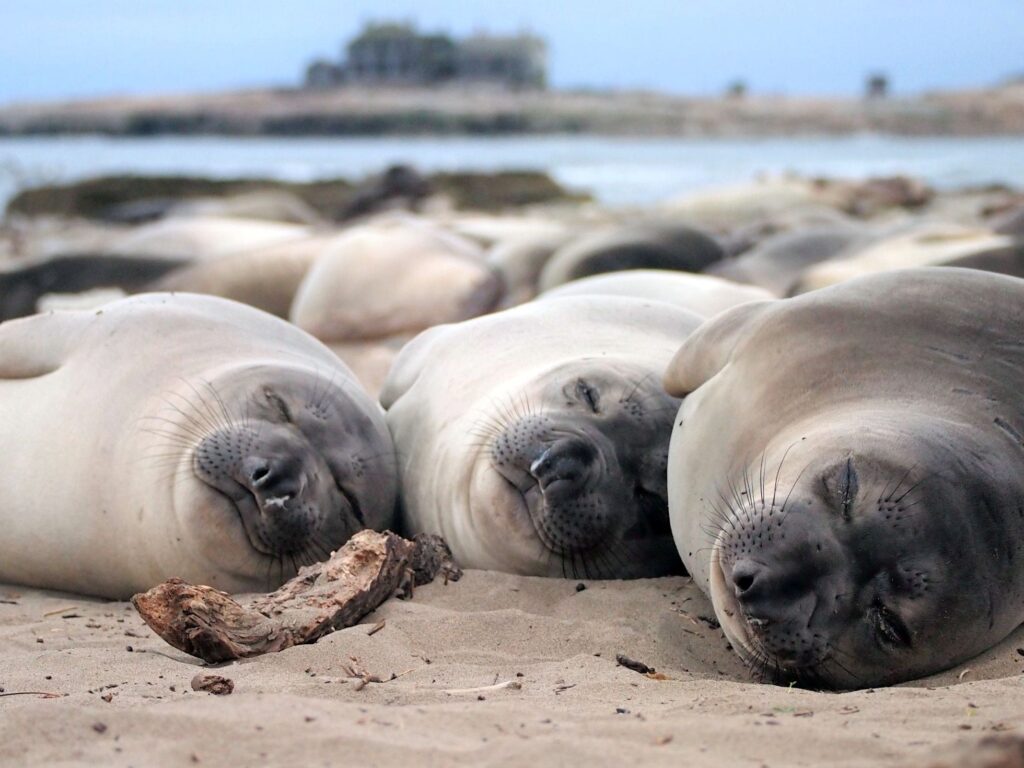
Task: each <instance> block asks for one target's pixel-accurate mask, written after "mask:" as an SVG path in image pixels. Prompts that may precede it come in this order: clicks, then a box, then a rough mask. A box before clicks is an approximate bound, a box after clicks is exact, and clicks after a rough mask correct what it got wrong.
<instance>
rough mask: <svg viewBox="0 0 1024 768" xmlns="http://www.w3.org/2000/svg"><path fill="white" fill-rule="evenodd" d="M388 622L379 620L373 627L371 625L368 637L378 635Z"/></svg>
mask: <svg viewBox="0 0 1024 768" xmlns="http://www.w3.org/2000/svg"><path fill="white" fill-rule="evenodd" d="M386 623H387V622H386V621H378V622H377V623H376V624H374V625H373V626H372V627H370V631H369V632H367V633H366V636H367V637H372V636H373V635H376V634H377V633H378V632H380V631H381V630H382V629H384V625H385V624H386Z"/></svg>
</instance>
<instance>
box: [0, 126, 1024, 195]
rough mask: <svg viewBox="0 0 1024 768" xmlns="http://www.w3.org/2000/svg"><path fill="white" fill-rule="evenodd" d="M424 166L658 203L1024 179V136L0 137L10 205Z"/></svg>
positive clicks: (0, 167)
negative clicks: (740, 188)
mask: <svg viewBox="0 0 1024 768" xmlns="http://www.w3.org/2000/svg"><path fill="white" fill-rule="evenodd" d="M398 162H403V163H410V164H412V165H414V166H415V167H417V168H419V169H420V170H422V171H455V170H477V171H495V170H507V169H516V170H542V171H546V172H548V173H550V174H551V175H552V176H553V177H554V178H555V179H557V180H558V181H559V182H561V183H562V184H564V185H566V186H568V187H571V188H574V189H578V190H583V191H587V192H590V193H591V194H593V195H594V196H595V197H596V198H597V199H598V200H599V201H601V202H602V203H604V204H606V205H610V206H637V205H649V204H652V203H656V202H658V201H661V200H665V199H667V198H671V197H674V196H677V195H682V194H686V193H689V192H694V191H699V190H701V189H706V188H709V187H715V186H721V185H726V184H733V183H740V182H744V181H748V180H750V179H752V178H754V177H756V176H757V175H758V174H778V173H784V172H787V171H794V172H797V173H801V174H808V175H824V176H838V177H850V178H863V177H866V176H875V175H891V174H908V175H912V176H916V177H919V178H922V179H924V180H925V181H927V182H929V183H931V184H933V185H935V186H937V187H940V188H950V187H956V186H962V185H975V184H988V183H994V182H1002V183H1007V184H1011V185H1014V186H1021V187H1024V138H896V137H888V136H872V135H869V136H846V137H835V138H794V139H774V138H773V139H679V138H664V139H662V138H651V139H647V138H609V137H600V136H564V135H559V136H515V137H500V138H476V137H444V138H440V137H414V138H412V137H411V138H403V137H393V136H389V137H381V138H338V139H330V138H287V139H281V138H234V137H159V138H144V139H142V138H105V137H97V136H81V137H77V136H76V137H18V138H0V207H2V206H4V205H5V204H6V202H7V200H9V199H10V197H11V195H13V194H14V193H15V192H16V191H17V190H18V189H20V188H22V187H24V186H30V185H34V184H40V183H50V182H56V181H71V180H77V179H82V178H86V177H89V176H95V175H100V174H109V173H138V174H188V175H205V176H211V177H225V178H226V177H271V178H278V179H283V180H289V181H310V180H314V179H320V178H330V177H337V176H343V177H348V178H359V177H362V176H365V175H367V174H370V173H374V172H377V171H380V170H382V169H383V168H385V167H387V166H388V165H389V164H392V163H398Z"/></svg>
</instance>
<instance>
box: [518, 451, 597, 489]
mask: <svg viewBox="0 0 1024 768" xmlns="http://www.w3.org/2000/svg"><path fill="white" fill-rule="evenodd" d="M595 456H596V451H595V450H594V447H593V446H592V445H591V444H590V443H588V442H587V441H585V440H581V439H580V438H577V437H568V438H563V439H561V440H558V441H556V442H555V443H553V444H552V445H550V446H549V447H547V448H546V449H545V450H544V451H543V453H541V454H540V456H538V457H537V458H536V459H534V461H533V463H532V464H530V474H531V475H533V476H534V478H536V480H537V485H538V486H540V489H541V491H542V492H543V493H544V494H545V495H548V494H550V493H558V494H560V495H572V494H574V493H577V492H579V491H580V490H581V489H582V488H583V487H584V486H585V485H586V481H587V475H588V470H589V469H590V467H591V466H592V465H593V463H594V459H595Z"/></svg>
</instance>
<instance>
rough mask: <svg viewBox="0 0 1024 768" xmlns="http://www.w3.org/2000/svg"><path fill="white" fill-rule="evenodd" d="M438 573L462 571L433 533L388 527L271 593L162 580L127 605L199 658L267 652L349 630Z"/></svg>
mask: <svg viewBox="0 0 1024 768" xmlns="http://www.w3.org/2000/svg"><path fill="white" fill-rule="evenodd" d="M438 573H443V574H444V576H445V581H446V582H447V581H449V580H452V581H455V580H457V579H458V578H459V576H461V575H462V572H461V571H460V570H459V568H458V566H456V565H455V564H454V563H453V562H452V558H451V551H450V550H449V549H448V546H447V545H446V544H445V543H444V540H443V539H441V538H440V537H439V536H427V535H420V536H417V537H416V539H415V540H414V541H408V540H406V539H403V538H402V537H401V536H397V535H396V534H394V533H391V532H390V531H388V532H385V533H377V532H376V531H360V532H359V533H357V534H356V535H355V536H353V537H352V538H351V539H350V540H349V541H348V543H346V544H345V546H343V547H342V548H341V549H340V550H338V551H337V552H335V553H334V554H333V555H332V556H331V558H330V559H329V560H327V561H325V562H322V563H315V564H314V565H310V566H306V567H305V568H302V569H301V570H300V571H299V573H298V575H297V576H296V577H295V578H293V579H291V580H290V581H288V582H286V583H285V584H284V585H282V586H281V588H280V589H278V590H277V591H276V592H271V593H269V594H266V595H255V596H252V597H250V598H249V599H248V600H246V601H245V602H242V603H240V602H238V601H236V600H235V599H234V598H232V597H231V596H230V595H228V594H227V593H225V592H221V591H220V590H218V589H214V588H213V587H205V586H198V585H193V584H188V583H186V582H184V581H182V580H181V579H169V580H167V581H165V582H164V583H163V584H160V585H158V586H156V587H154V588H153V589H151V590H149V591H148V592H145V593H142V594H138V595H135V596H134V597H133V598H132V605H134V606H135V609H136V610H137V611H138V612H139V614H140V615H141V616H142V618H143V619H144V620H145V622H146V623H147V624H148V625H149V626H150V628H151V629H152V630H153V631H154V632H156V633H157V634H158V635H160V637H162V638H163V639H164V640H166V641H167V642H168V643H170V644H171V645H173V646H174V647H175V648H177V649H178V650H181V651H184V652H185V653H188V654H190V655H192V656H197V657H199V658H200V659H203V660H204V661H207V662H221V661H229V660H231V659H241V658H246V657H249V656H258V655H260V654H263V653H274V652H276V651H282V650H284V649H285V648H290V647H291V646H293V645H300V644H302V643H313V642H316V641H317V640H318V639H320V638H321V637H323V636H324V635H326V634H329V633H330V632H333V631H335V630H336V629H342V628H344V627H350V626H352V625H354V624H356V623H357V622H358V621H359V620H360V619H361V618H363V617H364V616H366V615H367V614H368V613H370V612H372V611H374V610H375V609H376V608H377V607H378V606H379V605H380V604H381V603H383V602H384V601H385V600H387V599H388V598H389V597H391V595H392V594H394V593H395V592H396V591H397V590H400V589H402V590H407V591H410V592H411V589H410V588H411V586H412V584H426V583H427V582H429V581H432V580H433V579H434V577H435V576H436V575H437V574H438Z"/></svg>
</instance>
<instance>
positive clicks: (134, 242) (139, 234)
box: [109, 216, 312, 259]
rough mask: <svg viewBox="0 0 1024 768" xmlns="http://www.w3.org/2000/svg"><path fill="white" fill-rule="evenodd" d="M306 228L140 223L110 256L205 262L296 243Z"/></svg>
mask: <svg viewBox="0 0 1024 768" xmlns="http://www.w3.org/2000/svg"><path fill="white" fill-rule="evenodd" d="M311 231H312V230H311V229H310V228H309V227H305V226H301V225H298V224H283V223H280V222H273V221H256V220H246V219H232V218H228V217H215V216H195V217H187V216H183V217H181V218H170V219H162V220H160V221H155V222H153V223H151V224H143V225H141V226H138V227H135V228H133V229H131V230H130V231H129V232H126V233H125V234H123V235H122V236H120V237H118V238H116V239H115V240H114V241H112V242H111V245H110V249H109V250H110V252H111V253H113V254H129V255H133V256H157V257H169V258H187V259H208V258H213V257H216V256H225V255H228V254H232V253H245V252H247V251H252V250H254V249H256V248H265V247H268V246H271V245H279V244H281V243H285V242H288V241H293V240H300V239H302V238H304V237H307V236H308V235H309V234H310V233H311Z"/></svg>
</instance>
